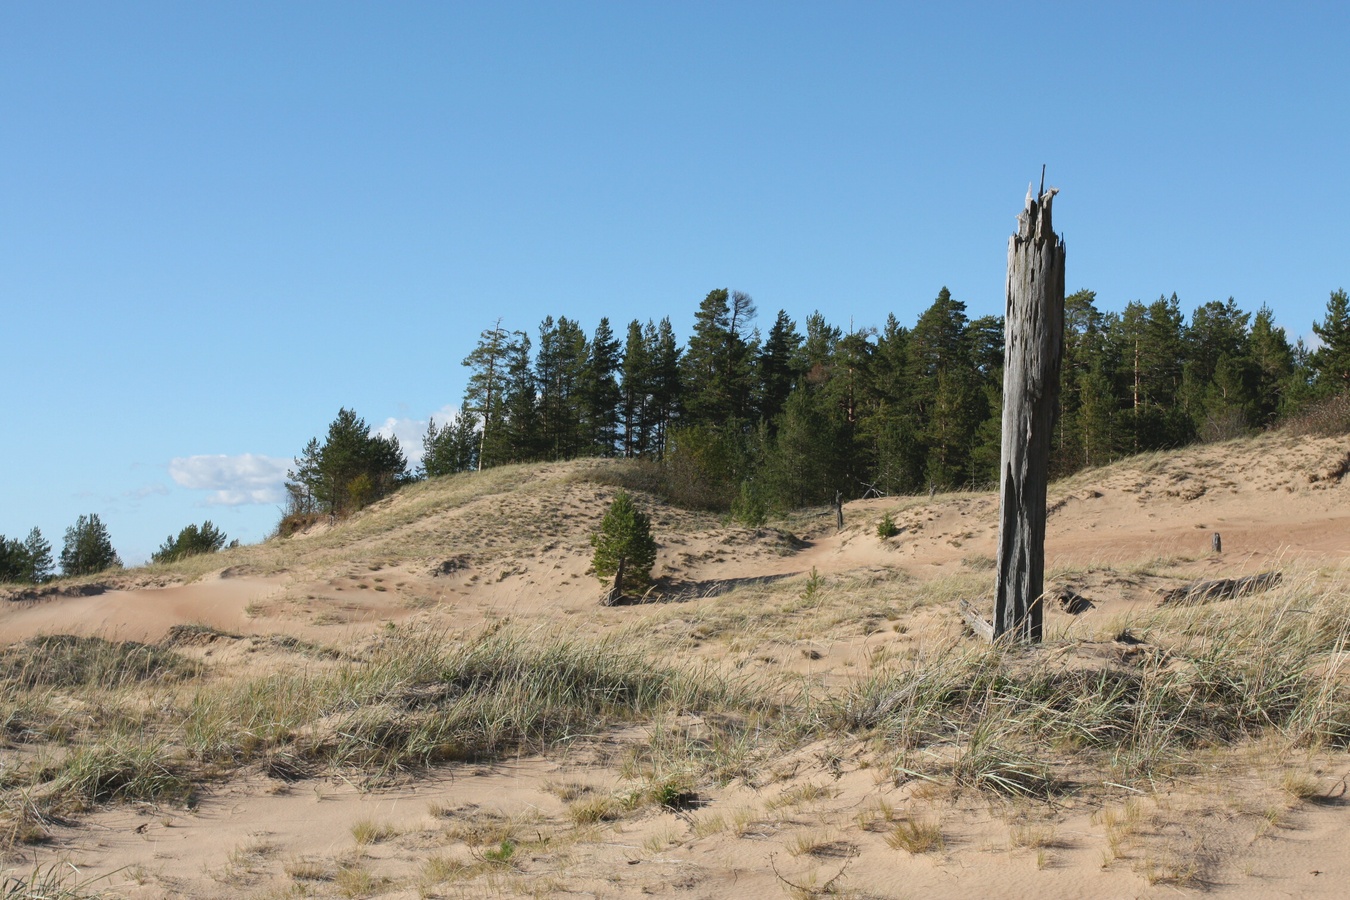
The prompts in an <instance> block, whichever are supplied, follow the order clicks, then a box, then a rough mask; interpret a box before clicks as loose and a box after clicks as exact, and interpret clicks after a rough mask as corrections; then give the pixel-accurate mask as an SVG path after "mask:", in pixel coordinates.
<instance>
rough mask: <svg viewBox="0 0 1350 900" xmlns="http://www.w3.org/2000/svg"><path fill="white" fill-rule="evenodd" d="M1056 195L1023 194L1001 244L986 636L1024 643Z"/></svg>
mask: <svg viewBox="0 0 1350 900" xmlns="http://www.w3.org/2000/svg"><path fill="white" fill-rule="evenodd" d="M1042 179H1044V173H1042ZM1042 187H1044V181H1042ZM1056 193H1057V191H1056V189H1055V188H1051V189H1050V190H1049V191H1046V192H1044V193H1041V194H1040V195H1039V197H1037V198H1035V199H1033V198H1032V195H1031V191H1030V190H1028V191H1027V199H1026V208H1025V209H1024V210H1023V211H1022V213H1021V215H1019V216H1018V217H1017V224H1018V227H1017V234H1015V235H1013V236H1012V238H1011V239H1010V240H1009V241H1008V285H1007V287H1008V291H1007V315H1006V317H1005V319H1004V330H1005V333H1006V335H1007V339H1006V343H1007V349H1006V357H1005V365H1004V369H1003V436H1002V441H1003V446H1002V453H1001V459H1000V463H999V483H1000V484H999V526H998V565H997V570H996V581H995V590H994V635H995V636H996V637H1001V636H1003V635H1005V634H1011V635H1013V638H1014V639H1015V640H1019V641H1031V642H1038V641H1040V640H1041V635H1042V632H1043V627H1044V626H1043V621H1044V609H1043V608H1042V604H1041V603H1039V602H1037V601H1038V600H1039V599H1040V596H1041V592H1042V589H1043V586H1044V583H1045V520H1046V516H1047V513H1046V503H1045V493H1046V483H1047V480H1048V474H1049V457H1050V440H1051V435H1052V432H1053V431H1054V425H1055V412H1056V407H1057V406H1058V401H1059V369H1060V360H1061V357H1062V356H1063V351H1064V244H1063V243H1062V242H1061V241H1060V239H1059V236H1058V235H1056V234H1055V232H1054V229H1053V227H1052V226H1051V221H1050V204H1051V201H1052V200H1053V199H1054V196H1055V194H1056Z"/></svg>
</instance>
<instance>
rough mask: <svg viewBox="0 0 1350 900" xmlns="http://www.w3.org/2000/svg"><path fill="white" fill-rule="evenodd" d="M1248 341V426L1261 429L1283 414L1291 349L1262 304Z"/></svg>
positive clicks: (1291, 371)
mask: <svg viewBox="0 0 1350 900" xmlns="http://www.w3.org/2000/svg"><path fill="white" fill-rule="evenodd" d="M1249 342H1250V346H1251V360H1252V367H1253V370H1254V373H1255V378H1256V388H1255V391H1254V395H1255V397H1254V399H1255V403H1254V409H1253V417H1252V424H1253V425H1256V426H1258V427H1261V428H1265V427H1267V426H1269V425H1273V424H1274V423H1275V421H1276V419H1278V418H1279V416H1280V414H1281V413H1283V412H1286V411H1287V398H1288V395H1289V393H1290V391H1291V388H1292V387H1293V385H1292V383H1291V382H1292V380H1293V378H1294V348H1293V347H1291V346H1289V339H1288V338H1287V337H1285V334H1284V329H1283V328H1279V327H1277V326H1276V325H1275V313H1274V312H1273V311H1272V310H1271V308H1270V307H1269V306H1265V305H1262V307H1261V308H1260V309H1259V310H1257V311H1256V318H1254V319H1253V320H1252V330H1251V334H1250V337H1249Z"/></svg>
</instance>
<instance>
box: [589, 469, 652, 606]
mask: <svg viewBox="0 0 1350 900" xmlns="http://www.w3.org/2000/svg"><path fill="white" fill-rule="evenodd" d="M591 545H592V546H593V547H595V556H594V557H593V558H592V561H591V565H592V567H593V568H594V569H595V574H596V576H597V577H598V578H601V579H605V578H610V577H613V579H614V584H613V585H612V586H611V587H610V590H609V592H608V595H607V599H608V602H611V603H612V602H614V601H615V600H617V599H619V598H620V597H622V596H623V593H624V591H625V589H627V588H628V587H629V586H632V587H635V588H638V589H642V588H645V587H647V586H648V585H649V584H651V577H652V566H654V565H655V564H656V541H655V540H653V539H652V533H651V520H649V519H648V518H647V516H646V515H644V514H643V513H642V512H641V511H640V510H639V509H638V508H637V507H636V506H635V505H634V504H633V498H632V497H630V496H629V495H628V493H627V492H626V491H619V492H618V494H616V495H615V497H614V501H613V502H612V503H610V505H609V510H608V511H606V513H605V517H604V518H603V519H602V520H601V521H600V532H599V534H596V535H594V536H593V537H592V538H591Z"/></svg>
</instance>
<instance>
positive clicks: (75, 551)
mask: <svg viewBox="0 0 1350 900" xmlns="http://www.w3.org/2000/svg"><path fill="white" fill-rule="evenodd" d="M121 566H122V560H121V557H119V556H118V555H117V551H116V550H114V549H113V545H112V538H111V537H109V536H108V528H107V526H105V525H104V524H103V522H101V521H100V520H99V517H98V513H90V514H89V515H87V516H80V517H79V518H78V519H76V520H75V524H74V525H72V526H70V527H69V528H67V529H66V542H65V546H63V547H62V548H61V573H62V574H63V575H66V576H71V575H93V574H95V573H97V572H102V571H103V570H104V569H112V568H121Z"/></svg>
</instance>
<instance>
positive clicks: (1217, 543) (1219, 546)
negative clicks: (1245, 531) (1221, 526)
mask: <svg viewBox="0 0 1350 900" xmlns="http://www.w3.org/2000/svg"><path fill="white" fill-rule="evenodd" d="M1209 545H1210V547H1211V548H1213V550H1214V552H1215V553H1222V552H1223V538H1222V537H1220V536H1219V533H1218V532H1217V531H1216V532H1214V537H1212V538H1211V539H1210V542H1209Z"/></svg>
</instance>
